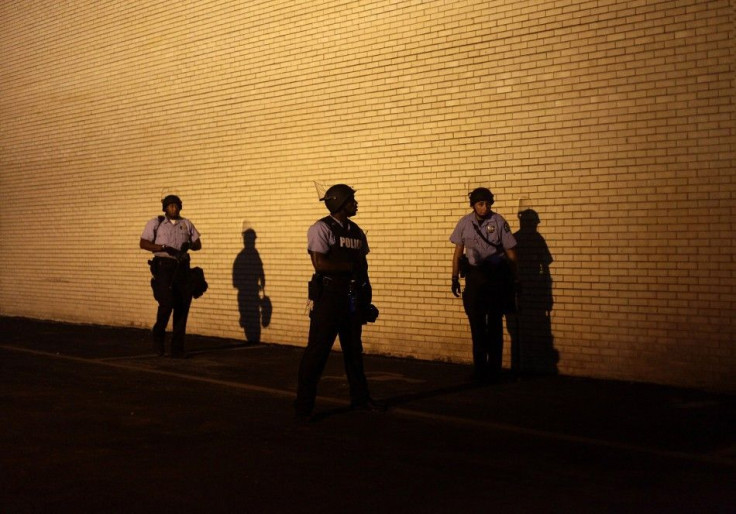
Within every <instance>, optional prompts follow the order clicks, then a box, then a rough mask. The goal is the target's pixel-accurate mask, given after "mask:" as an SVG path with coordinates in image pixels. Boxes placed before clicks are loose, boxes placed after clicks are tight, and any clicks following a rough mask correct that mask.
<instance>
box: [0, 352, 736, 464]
mask: <svg viewBox="0 0 736 514" xmlns="http://www.w3.org/2000/svg"><path fill="white" fill-rule="evenodd" d="M0 349H3V350H6V351H9V352H16V353H26V354H29V355H37V356H39V357H45V358H52V359H61V360H66V361H71V362H79V363H84V364H93V365H94V364H96V365H100V366H107V367H110V368H116V369H122V370H127V371H136V372H144V373H150V374H153V375H161V376H167V377H173V378H178V379H181V380H189V381H194V382H202V383H207V384H212V385H218V386H224V387H229V388H234V389H240V390H245V391H253V392H259V393H266V394H270V395H272V396H279V397H287V398H293V397H294V392H293V391H287V390H284V389H276V388H273V387H265V386H258V385H253V384H248V383H244V382H235V381H231V380H219V379H216V378H208V377H202V376H197V375H189V374H186V373H178V372H174V371H167V370H162V369H154V368H146V367H140V366H135V365H132V364H123V363H120V362H119V361H116V362H112V361H109V360H104V359H90V358H85V357H75V356H72V355H63V354H59V353H52V352H44V351H40V350H31V349H29V348H22V347H18V346H12V345H0ZM317 400H318V401H320V402H324V403H330V404H335V405H340V406H347V405H349V402H348V401H346V400H341V399H339V398H331V397H328V396H319V397H318V398H317ZM389 412H390V413H392V414H398V415H400V416H404V417H410V418H415V419H423V420H429V421H435V422H441V423H447V424H452V425H459V426H466V427H472V428H476V429H479V428H480V429H487V430H494V431H498V432H506V433H511V434H516V435H522V436H530V437H535V438H539V439H550V440H555V441H562V442H568V443H573V444H579V445H584V446H596V447H601V448H609V449H616V450H622V451H629V452H635V453H643V454H649V455H653V456H656V457H663V458H669V459H675V460H686V461H693V462H700V463H706V464H717V465H725V466H729V467H736V460H734V459H729V458H724V457H718V456H713V455H698V454H694V453H687V452H680V451H674V450H662V449H658V448H651V447H647V446H639V445H635V444H629V443H622V442H617V441H606V440H603V439H595V438H591V437H584V436H576V435H569V434H562V433H558V432H548V431H545V430H537V429H534V428H526V427H521V426H518V425H510V424H505V423H496V422H493V421H484V420H475V419H471V418H464V417H459V416H451V415H445V414H437V413H432V412H426V411H420V410H415V409H407V408H403V407H392V408H390V409H389Z"/></svg>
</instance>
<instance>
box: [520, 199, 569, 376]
mask: <svg viewBox="0 0 736 514" xmlns="http://www.w3.org/2000/svg"><path fill="white" fill-rule="evenodd" d="M518 216H519V222H520V228H519V231H518V232H516V233H515V234H514V236H515V237H516V241H517V247H516V251H517V256H518V274H519V282H520V288H519V291H517V312H516V313H515V314H510V315H508V316H507V325H508V330H509V334H510V335H511V368H512V369H513V370H515V371H517V372H520V373H532V374H556V373H557V363H558V361H559V353H558V352H557V350H555V348H554V338H553V336H552V323H551V318H550V315H551V312H552V307H553V303H554V300H553V297H552V276H551V274H550V269H549V268H550V264H552V255H551V254H550V251H549V248H548V247H547V242H546V241H545V240H544V237H542V235H541V234H540V233H539V232H538V231H537V227H538V226H539V224H540V219H539V214H537V212H536V211H535V210H533V209H525V210H520V211H519V213H518Z"/></svg>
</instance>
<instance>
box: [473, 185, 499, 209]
mask: <svg viewBox="0 0 736 514" xmlns="http://www.w3.org/2000/svg"><path fill="white" fill-rule="evenodd" d="M468 196H469V197H470V206H471V207H472V206H473V205H475V204H476V203H477V202H481V201H486V202H488V204H489V205H493V193H491V190H490V189H488V188H487V187H476V188H475V189H473V191H472V192H471V193H470V194H469V195H468Z"/></svg>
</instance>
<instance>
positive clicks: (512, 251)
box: [504, 247, 518, 276]
mask: <svg viewBox="0 0 736 514" xmlns="http://www.w3.org/2000/svg"><path fill="white" fill-rule="evenodd" d="M504 252H505V253H506V259H508V261H509V264H510V265H511V271H512V272H513V273H514V276H516V263H517V262H518V256H517V254H516V247H513V248H506V249H505V250H504Z"/></svg>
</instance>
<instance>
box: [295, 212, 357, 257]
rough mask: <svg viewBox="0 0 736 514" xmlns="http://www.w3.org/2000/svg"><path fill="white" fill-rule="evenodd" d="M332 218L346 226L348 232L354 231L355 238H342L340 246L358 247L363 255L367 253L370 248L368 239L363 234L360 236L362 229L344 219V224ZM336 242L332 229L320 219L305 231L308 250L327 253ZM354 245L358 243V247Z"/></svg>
mask: <svg viewBox="0 0 736 514" xmlns="http://www.w3.org/2000/svg"><path fill="white" fill-rule="evenodd" d="M332 219H334V220H335V222H337V223H338V224H340V226H342V227H343V228H346V229H347V232H348V234H349V233H350V232H351V231H355V232H356V237H355V238H342V239H344V241H340V246H343V247H345V246H347V247H349V248H353V249H359V250H361V251H362V252H363V255H367V254H368V252H369V251H370V249H369V248H368V241H367V240H366V239H365V235H363V237H362V238H361V237H360V235H361V234H362V232H363V231H362V230H361V229H360V228H359V227H358V226H357V225H355V224H354V223H350V221H346V222H345V223H346V225H343V224H342V223H340V222H339V221H337V220H336V219H335V218H332ZM337 243H338V242H337V241H335V234H334V233H333V232H332V229H331V228H330V227H329V225H327V223H325V222H324V221H322V220H319V221H317V222H316V223H315V224H314V225H312V226H311V227H309V230H308V231H307V250H308V251H309V252H316V253H321V254H324V255H327V254H328V253H329V252H330V248H331V247H334V246H337ZM356 245H359V246H360V248H354V247H355V246H356Z"/></svg>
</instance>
